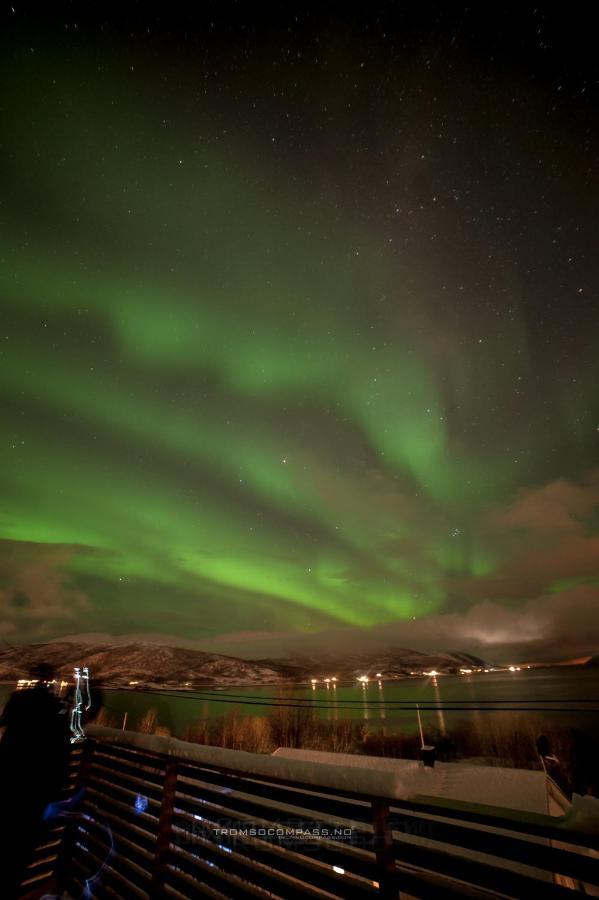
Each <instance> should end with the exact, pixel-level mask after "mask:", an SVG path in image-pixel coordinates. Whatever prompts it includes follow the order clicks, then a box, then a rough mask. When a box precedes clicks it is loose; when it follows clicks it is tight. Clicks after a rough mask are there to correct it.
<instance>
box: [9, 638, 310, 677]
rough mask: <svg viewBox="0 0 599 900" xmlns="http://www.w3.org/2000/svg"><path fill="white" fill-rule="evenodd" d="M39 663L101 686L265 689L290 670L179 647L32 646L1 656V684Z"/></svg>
mask: <svg viewBox="0 0 599 900" xmlns="http://www.w3.org/2000/svg"><path fill="white" fill-rule="evenodd" d="M39 662H49V663H52V665H54V666H55V667H56V669H57V670H58V672H59V673H60V674H61V675H64V676H65V677H68V676H71V675H72V672H73V667H74V666H88V667H89V669H90V671H91V674H92V677H95V678H98V679H100V680H101V681H102V682H104V683H105V684H111V685H126V686H129V685H130V684H131V682H137V683H138V684H139V686H142V685H161V686H164V685H166V686H170V687H194V686H196V685H199V684H202V685H207V684H214V685H232V684H269V683H272V682H281V681H288V680H291V679H292V677H293V676H292V675H290V672H289V668H288V667H286V666H277V665H276V663H272V664H268V665H266V664H263V663H262V662H254V661H248V660H245V659H238V658H237V657H234V656H221V655H219V654H216V653H203V652H201V651H199V650H186V649H184V648H182V647H167V646H162V645H160V644H153V643H135V644H96V645H94V644H73V643H66V642H65V643H50V644H32V645H30V646H28V647H20V648H18V649H12V648H10V649H6V650H1V651H0V680H1V681H13V680H14V681H16V679H17V678H22V677H24V676H25V675H26V674H27V673H28V671H29V669H30V668H31V667H32V666H34V665H36V663H39Z"/></svg>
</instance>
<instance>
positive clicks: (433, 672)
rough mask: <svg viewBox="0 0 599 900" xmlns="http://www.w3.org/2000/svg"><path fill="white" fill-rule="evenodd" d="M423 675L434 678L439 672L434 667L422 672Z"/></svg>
mask: <svg viewBox="0 0 599 900" xmlns="http://www.w3.org/2000/svg"><path fill="white" fill-rule="evenodd" d="M422 674H423V675H427V676H428V677H429V678H436V677H437V675H438V674H439V673H438V672H437V670H436V669H431V670H430V672H423V673H422Z"/></svg>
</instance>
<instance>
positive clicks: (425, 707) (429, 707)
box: [131, 691, 599, 713]
mask: <svg viewBox="0 0 599 900" xmlns="http://www.w3.org/2000/svg"><path fill="white" fill-rule="evenodd" d="M131 693H140V694H150V695H151V694H155V695H156V696H159V697H164V698H168V699H179V698H181V697H182V696H183V697H185V698H186V699H187V700H196V701H200V702H203V703H226V704H233V705H235V706H252V707H264V708H267V709H307V710H310V709H313V710H321V709H332V710H339V708H338V707H337V706H335V705H334V704H333V705H324V704H320V705H318V706H317V705H314V706H312V707H310V706H305V705H303V704H300V703H279V702H277V703H272V702H269V701H266V702H265V701H263V700H260V701H254V700H235V699H224V698H216V697H201V696H196V697H192V696H190V695H189V694H187V695H186V694H181V693H168V692H166V691H138V692H136V691H131ZM488 702H493V701H488ZM505 702H509V701H505ZM564 702H567V701H564ZM417 706H418V707H419V708H420V710H421V712H454V711H455V712H561V713H563V712H570V713H582V712H592V713H597V712H599V709H589V708H588V707H580V708H578V707H574V708H573V707H570V706H563V707H534V706H533V707H521V706H514V707H505V706H487V705H479V706H443V705H439V704H434V705H433V703H427V702H426V701H424V702H422V701H414V702H413V705H409V706H404V705H397V704H394V703H389V704H386V705H385V712H415V711H416V709H417ZM344 708H345V709H347V710H352V711H357V712H364V711H365V710H368V711H370V710H371V709H372V711H373V712H374V711H377V710H375V708H371V707H369V706H368V705H367V704H362V703H358V705H356V706H351V707H348V706H346V707H344Z"/></svg>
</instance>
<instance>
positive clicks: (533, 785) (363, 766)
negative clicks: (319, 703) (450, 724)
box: [273, 747, 567, 815]
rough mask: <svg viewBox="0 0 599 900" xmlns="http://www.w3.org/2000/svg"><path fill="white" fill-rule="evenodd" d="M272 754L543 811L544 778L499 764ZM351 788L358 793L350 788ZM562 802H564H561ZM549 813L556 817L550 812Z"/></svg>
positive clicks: (432, 791) (446, 794)
mask: <svg viewBox="0 0 599 900" xmlns="http://www.w3.org/2000/svg"><path fill="white" fill-rule="evenodd" d="M273 756H275V757H277V758H278V759H295V760H298V761H303V762H312V763H324V764H327V765H337V766H339V765H342V766H347V767H349V768H350V769H351V770H353V771H354V773H356V770H360V776H359V777H356V776H354V779H355V780H354V784H356V785H357V784H359V783H360V780H361V777H362V772H363V771H364V770H367V771H369V772H389V773H392V772H393V773H395V774H396V775H398V776H399V777H401V779H402V780H403V781H404V782H406V783H407V784H409V785H410V787H411V788H412V791H413V793H416V794H425V795H426V796H428V797H435V798H443V799H444V800H460V801H468V802H473V801H474V802H476V803H484V804H485V805H488V806H501V807H505V808H507V809H518V810H522V811H523V812H532V813H543V814H546V813H547V788H546V782H545V775H544V773H543V772H540V771H533V770H530V769H510V768H502V767H499V766H485V765H469V764H467V763H443V762H437V763H435V767H434V768H430V767H424V766H423V765H422V763H421V762H418V761H417V760H413V759H389V758H386V757H380V756H361V755H357V754H353V753H325V752H322V751H319V750H293V749H291V748H289V747H280V748H279V749H278V750H275V752H274V753H273ZM354 790H359V788H358V787H355V788H354ZM564 801H565V803H566V804H567V801H566V798H565V797H564ZM552 812H553V813H554V814H555V815H559V814H562V813H563V812H564V810H563V809H562V810H560V811H559V812H558V811H557V810H556V809H555V807H554V809H553V810H552Z"/></svg>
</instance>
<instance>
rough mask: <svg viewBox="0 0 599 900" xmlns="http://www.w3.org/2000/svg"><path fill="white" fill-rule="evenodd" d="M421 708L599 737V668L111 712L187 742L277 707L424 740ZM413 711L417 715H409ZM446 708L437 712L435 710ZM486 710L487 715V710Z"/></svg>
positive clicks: (150, 702) (173, 697) (128, 703)
mask: <svg viewBox="0 0 599 900" xmlns="http://www.w3.org/2000/svg"><path fill="white" fill-rule="evenodd" d="M416 703H418V704H419V705H420V708H421V718H422V721H423V724H424V726H425V727H427V726H435V727H436V728H438V729H439V730H440V731H441V732H444V731H445V730H448V731H450V730H451V729H452V728H454V727H455V726H457V725H458V724H460V723H464V722H466V723H468V724H469V725H470V726H471V727H472V728H474V729H476V730H484V729H485V728H486V727H487V723H488V722H489V721H490V719H491V717H502V718H504V717H506V716H507V715H509V716H510V717H514V721H516V720H520V719H526V718H528V719H530V718H531V717H534V718H535V720H542V721H543V722H547V724H548V725H554V726H558V727H564V728H577V729H580V730H581V731H585V732H587V733H589V734H595V735H597V734H599V667H593V666H588V667H583V666H576V667H556V668H547V669H529V670H527V669H523V670H521V671H520V672H509V671H508V672H506V671H502V672H488V673H485V672H479V673H473V674H472V675H439V676H438V677H437V678H408V679H403V680H400V681H385V680H384V679H383V680H382V682H381V683H380V684H379V683H378V682H377V681H376V680H371V681H370V682H369V683H368V684H367V685H365V686H363V685H361V684H358V683H354V684H339V685H338V686H337V687H336V688H333V687H332V686H330V687H328V688H327V687H326V686H325V685H324V684H322V683H320V684H318V685H316V686H315V688H312V687H311V686H310V685H301V686H289V685H285V686H282V685H264V686H245V687H228V688H226V689H222V690H218V689H215V688H214V687H209V688H206V689H204V690H202V691H194V692H193V693H191V692H181V693H177V692H175V691H172V690H165V691H162V692H160V693H155V692H146V691H137V690H115V691H107V692H106V696H105V705H106V708H107V711H108V712H109V713H111V714H113V715H114V716H115V718H116V719H118V721H119V723H120V721H122V718H123V716H124V714H125V712H126V713H127V717H128V718H127V721H128V727H134V728H135V727H137V725H138V723H139V720H140V719H141V718H142V717H143V716H144V715H145V714H146V713H147V712H148V710H150V709H153V710H155V711H156V714H157V719H158V723H159V724H160V725H162V726H164V727H166V728H168V729H169V730H170V731H171V733H172V734H174V735H176V736H178V737H184V736H185V733H186V731H187V729H188V728H189V727H190V726H193V725H194V723H196V722H197V721H198V720H200V719H204V718H210V717H214V716H221V715H225V714H227V713H230V712H231V711H232V710H237V711H238V712H239V714H241V715H262V716H267V715H269V714H271V713H272V712H273V709H274V708H275V707H274V706H273V704H299V705H302V706H304V705H306V706H313V707H314V708H315V709H316V710H317V713H318V715H319V716H320V717H322V718H323V719H327V720H330V721H335V720H336V721H340V720H342V719H353V720H360V721H363V722H367V723H368V725H369V727H370V728H372V729H376V728H385V729H386V730H388V731H402V732H404V733H407V734H410V733H416V731H417V730H418V720H417V714H416V711H415V704H416ZM406 706H409V707H410V708H408V709H406V708H401V707H406ZM433 706H434V707H440V708H439V709H437V708H435V709H432V708H431V707H433ZM481 707H482V708H481Z"/></svg>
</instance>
